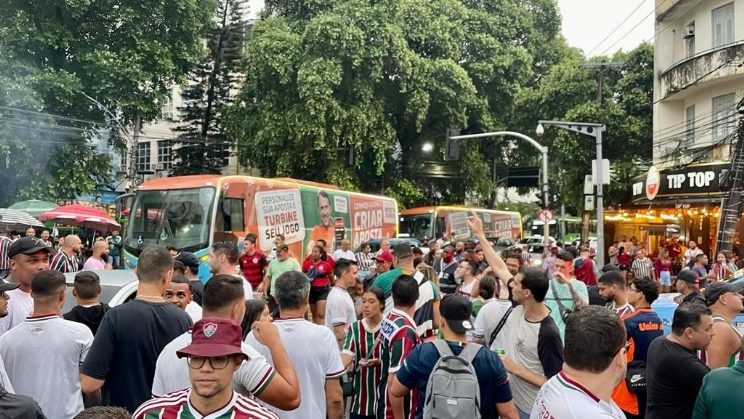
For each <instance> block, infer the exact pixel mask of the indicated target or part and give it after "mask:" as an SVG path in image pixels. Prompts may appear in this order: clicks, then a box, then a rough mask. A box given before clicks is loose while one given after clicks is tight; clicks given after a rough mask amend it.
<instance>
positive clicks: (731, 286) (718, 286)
mask: <svg viewBox="0 0 744 419" xmlns="http://www.w3.org/2000/svg"><path fill="white" fill-rule="evenodd" d="M742 291H744V282H734V283H731V282H714V283H712V284H709V285H708V287H707V288H705V301H707V302H708V305H713V304H715V303H716V301H718V299H719V298H721V296H722V295H723V294H726V293H727V292H742Z"/></svg>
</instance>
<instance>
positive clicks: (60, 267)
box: [49, 250, 78, 274]
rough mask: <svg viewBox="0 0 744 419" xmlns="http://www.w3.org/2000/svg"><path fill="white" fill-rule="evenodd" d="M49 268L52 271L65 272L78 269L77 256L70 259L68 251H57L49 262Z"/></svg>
mask: <svg viewBox="0 0 744 419" xmlns="http://www.w3.org/2000/svg"><path fill="white" fill-rule="evenodd" d="M49 269H50V270H52V271H60V272H62V273H63V274H66V273H70V272H77V271H78V263H77V259H76V258H75V256H73V257H72V259H70V257H69V256H67V253H65V252H63V251H61V250H60V251H59V252H57V254H56V255H54V257H52V260H51V261H50V262H49Z"/></svg>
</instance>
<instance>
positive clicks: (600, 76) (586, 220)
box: [581, 61, 625, 244]
mask: <svg viewBox="0 0 744 419" xmlns="http://www.w3.org/2000/svg"><path fill="white" fill-rule="evenodd" d="M622 67H625V62H624V61H617V62H598V63H597V62H594V63H581V68H587V69H593V70H597V104H598V105H599V106H600V107H601V106H602V89H603V87H604V76H605V71H607V69H610V68H622ZM596 147H597V176H598V177H599V181H597V180H596V179H594V181H595V182H596V183H597V205H596V206H597V207H598V208H599V207H600V206H601V205H602V204H603V194H602V173H603V172H602V170H603V169H604V168H603V167H602V138H601V133H600V137H599V138H598V141H597V144H596ZM584 202H585V203H586V199H584ZM599 213H600V212H599V211H598V212H597V214H599ZM600 223H604V220H600V219H599V215H597V235H599V232H600V228H599V224H600ZM590 226H591V211H587V210H586V209H585V210H584V216H583V218H582V229H581V243H582V244H583V243H586V241H587V240H589V227H590Z"/></svg>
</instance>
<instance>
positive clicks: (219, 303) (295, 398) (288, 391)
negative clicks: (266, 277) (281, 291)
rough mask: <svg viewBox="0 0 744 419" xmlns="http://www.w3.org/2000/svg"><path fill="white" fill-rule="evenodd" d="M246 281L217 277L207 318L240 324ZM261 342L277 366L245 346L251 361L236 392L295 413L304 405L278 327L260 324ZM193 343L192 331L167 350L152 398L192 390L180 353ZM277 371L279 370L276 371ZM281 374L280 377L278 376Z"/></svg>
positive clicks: (209, 291)
mask: <svg viewBox="0 0 744 419" xmlns="http://www.w3.org/2000/svg"><path fill="white" fill-rule="evenodd" d="M243 282H245V281H244V280H243V279H242V278H237V277H235V276H233V275H215V276H213V277H212V278H211V279H210V280H209V281H208V282H207V284H206V285H205V286H204V294H203V296H202V297H203V298H202V304H203V306H202V311H203V317H219V318H226V319H230V320H233V321H235V322H236V323H237V322H241V321H243V316H244V315H245V297H244V296H243V295H244V294H243V292H244V291H243ZM254 328H255V329H258V330H259V337H260V340H261V342H263V343H265V344H266V345H267V346H268V347H269V348H270V350H269V351H270V353H271V355H272V356H273V360H274V366H275V367H272V366H271V365H270V364H269V363H267V362H266V358H265V357H264V356H262V355H261V354H259V353H258V352H256V351H255V350H254V349H253V348H251V347H250V346H249V345H247V344H245V345H243V352H245V353H246V354H247V355H248V359H247V360H246V361H245V362H243V363H242V364H241V365H240V367H239V368H238V370H237V371H236V372H235V375H234V376H233V388H235V389H236V390H237V391H238V392H239V393H243V394H249V393H250V394H252V395H253V396H255V397H257V398H258V399H259V400H261V401H263V402H265V403H267V404H269V405H271V406H274V407H278V408H283V409H294V408H296V407H297V406H299V404H300V389H299V385H298V384H297V375H296V373H295V371H294V368H293V367H292V364H291V362H290V360H289V358H288V357H287V352H286V351H285V350H284V347H283V346H282V342H281V340H280V339H279V335H278V333H277V331H276V327H275V326H274V325H273V324H271V323H265V324H256V323H254ZM189 343H191V331H189V332H186V333H184V334H182V335H181V336H179V337H177V338H176V339H174V340H173V341H171V342H170V343H169V344H168V345H166V346H165V348H163V351H162V352H161V353H160V356H158V360H157V363H156V366H155V379H154V380H153V384H152V395H153V396H155V397H161V396H163V395H164V394H167V393H171V392H173V391H177V390H181V389H184V388H188V387H189V386H190V385H191V382H190V381H189V367H188V365H187V363H186V360H185V359H179V358H178V357H177V356H176V352H177V351H178V350H180V349H181V348H183V347H184V346H186V345H188V344H189ZM275 368H276V370H275ZM277 373H278V374H277Z"/></svg>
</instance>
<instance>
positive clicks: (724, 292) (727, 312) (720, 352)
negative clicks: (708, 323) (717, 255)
mask: <svg viewBox="0 0 744 419" xmlns="http://www.w3.org/2000/svg"><path fill="white" fill-rule="evenodd" d="M742 291H744V283H742V282H737V283H733V284H731V283H728V282H714V283H712V284H710V285H708V288H706V289H705V299H706V300H707V303H708V307H710V310H711V311H712V312H713V316H712V317H713V333H715V335H716V338H715V339H713V340H711V342H710V345H708V347H707V348H705V349H703V350H701V351H700V360H701V361H703V362H705V363H706V364H707V365H708V368H710V369H715V368H721V367H733V366H734V364H736V360H737V358H738V357H739V352H740V351H741V340H742V334H741V332H740V331H739V329H738V328H737V327H736V326H735V325H734V319H735V318H736V316H737V315H738V314H739V313H740V312H741V310H742V309H744V306H743V305H742V295H741V292H742Z"/></svg>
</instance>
